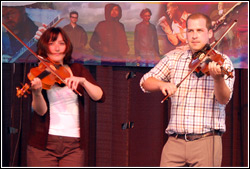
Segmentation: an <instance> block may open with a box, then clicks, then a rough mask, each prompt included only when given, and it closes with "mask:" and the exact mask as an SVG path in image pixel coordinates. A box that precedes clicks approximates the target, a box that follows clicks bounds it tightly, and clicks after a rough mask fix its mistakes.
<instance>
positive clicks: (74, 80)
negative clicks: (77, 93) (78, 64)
mask: <svg viewBox="0 0 250 169" xmlns="http://www.w3.org/2000/svg"><path fill="white" fill-rule="evenodd" d="M86 81H87V80H86V79H85V78H84V77H76V76H71V77H68V78H66V79H65V82H66V85H67V86H68V87H69V88H70V89H73V90H76V89H77V86H78V84H80V85H84V83H85V82H86Z"/></svg>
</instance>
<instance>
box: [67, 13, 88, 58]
mask: <svg viewBox="0 0 250 169" xmlns="http://www.w3.org/2000/svg"><path fill="white" fill-rule="evenodd" d="M69 17H70V23H69V24H68V25H66V26H64V27H63V30H64V31H65V32H66V33H67V35H68V36H69V38H70V41H71V43H72V45H73V53H72V58H73V59H74V60H82V61H83V55H84V49H85V46H86V44H87V42H88V36H87V33H86V31H85V30H84V28H83V27H82V26H80V25H78V24H77V21H78V17H79V15H78V12H76V11H72V12H70V14H69Z"/></svg>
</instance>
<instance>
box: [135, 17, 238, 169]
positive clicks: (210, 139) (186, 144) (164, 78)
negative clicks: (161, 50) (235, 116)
mask: <svg viewBox="0 0 250 169" xmlns="http://www.w3.org/2000/svg"><path fill="white" fill-rule="evenodd" d="M186 27H187V32H186V36H187V41H188V44H189V47H190V49H188V50H186V51H183V50H180V49H175V50H173V51H170V52H169V53H167V54H166V55H165V57H164V58H163V59H162V60H161V61H160V62H159V63H158V64H157V65H156V66H155V67H154V68H152V69H151V70H150V71H149V72H148V73H146V74H145V75H144V76H143V77H142V79H141V81H140V86H141V88H142V90H143V91H144V92H154V91H161V92H162V93H163V95H165V96H166V95H169V96H170V98H171V116H170V121H169V123H168V127H167V129H166V133H167V134H168V136H169V137H168V141H167V142H166V144H165V145H164V147H163V149H162V155H161V162H160V166H162V167H176V166H196V167H210V166H221V161H222V140H221V136H222V134H223V133H224V132H225V131H226V126H225V116H226V114H225V107H226V104H227V103H228V102H229V101H230V99H231V97H232V93H233V85H234V80H235V78H234V76H233V77H232V78H228V77H227V75H224V74H223V72H222V70H221V66H224V67H229V66H230V67H231V68H232V69H233V64H232V62H231V61H230V59H229V57H227V56H225V55H223V59H225V60H224V62H223V65H218V63H216V62H214V61H211V62H209V63H206V64H207V67H208V70H209V73H210V75H207V74H203V75H202V76H197V74H194V73H191V74H190V75H189V76H188V77H187V78H186V79H185V81H183V83H182V84H181V85H177V84H179V83H180V82H181V81H182V79H183V78H184V77H185V76H186V75H187V74H188V73H189V72H190V71H191V68H190V67H189V64H190V63H191V62H192V59H193V58H192V56H193V54H194V53H195V52H198V51H200V50H202V49H203V48H204V47H205V46H206V45H207V44H208V43H209V39H210V38H212V36H213V30H212V25H211V19H210V18H209V17H208V16H206V15H204V14H201V13H196V14H192V15H190V16H189V17H188V18H187V22H186ZM216 52H217V51H216Z"/></svg>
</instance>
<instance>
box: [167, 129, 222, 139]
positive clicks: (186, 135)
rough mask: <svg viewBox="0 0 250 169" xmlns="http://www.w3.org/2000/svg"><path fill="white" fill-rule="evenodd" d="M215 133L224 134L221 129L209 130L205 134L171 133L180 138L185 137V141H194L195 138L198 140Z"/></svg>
mask: <svg viewBox="0 0 250 169" xmlns="http://www.w3.org/2000/svg"><path fill="white" fill-rule="evenodd" d="M213 135H219V136H221V135H222V132H220V131H219V130H215V131H211V132H207V133H205V134H177V133H174V134H171V135H170V136H172V137H175V138H180V139H183V140H185V141H194V140H198V139H200V138H204V137H208V136H213Z"/></svg>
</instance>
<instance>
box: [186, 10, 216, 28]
mask: <svg viewBox="0 0 250 169" xmlns="http://www.w3.org/2000/svg"><path fill="white" fill-rule="evenodd" d="M198 18H204V19H205V20H206V27H207V30H210V29H212V21H211V19H210V17H209V16H207V15H205V14H203V13H194V14H191V15H189V16H188V18H187V21H186V27H187V28H188V20H189V19H198Z"/></svg>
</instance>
